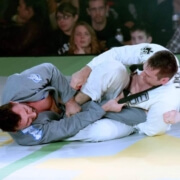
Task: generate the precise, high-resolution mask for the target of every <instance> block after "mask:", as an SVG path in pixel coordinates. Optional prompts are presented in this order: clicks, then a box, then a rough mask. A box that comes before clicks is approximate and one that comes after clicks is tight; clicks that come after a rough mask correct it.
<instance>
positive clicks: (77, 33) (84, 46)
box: [69, 21, 101, 54]
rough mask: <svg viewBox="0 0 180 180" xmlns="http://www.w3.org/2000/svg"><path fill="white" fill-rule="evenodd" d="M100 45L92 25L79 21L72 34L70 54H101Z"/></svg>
mask: <svg viewBox="0 0 180 180" xmlns="http://www.w3.org/2000/svg"><path fill="white" fill-rule="evenodd" d="M100 52H101V51H100V46H99V43H98V40H97V37H96V34H95V32H94V30H93V29H92V27H91V26H90V25H89V24H88V23H86V22H84V21H82V22H78V23H77V24H76V25H75V27H74V29H73V31H72V34H71V38H70V49H69V54H99V53H100Z"/></svg>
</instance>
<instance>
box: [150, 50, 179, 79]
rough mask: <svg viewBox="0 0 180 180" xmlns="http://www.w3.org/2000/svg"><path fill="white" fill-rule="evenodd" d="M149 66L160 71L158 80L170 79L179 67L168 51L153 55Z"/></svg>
mask: <svg viewBox="0 0 180 180" xmlns="http://www.w3.org/2000/svg"><path fill="white" fill-rule="evenodd" d="M147 66H150V67H151V68H153V69H159V72H158V74H157V77H158V79H161V78H163V77H169V78H170V79H171V78H172V77H173V76H174V75H175V74H176V73H177V70H178V65H177V61H176V58H175V56H174V55H173V54H172V53H171V52H170V51H168V50H162V51H158V52H156V53H155V54H154V55H152V56H151V57H150V58H149V59H148V61H147Z"/></svg>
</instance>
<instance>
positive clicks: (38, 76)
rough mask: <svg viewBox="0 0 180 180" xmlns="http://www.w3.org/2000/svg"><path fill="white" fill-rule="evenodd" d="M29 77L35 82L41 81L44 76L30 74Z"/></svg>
mask: <svg viewBox="0 0 180 180" xmlns="http://www.w3.org/2000/svg"><path fill="white" fill-rule="evenodd" d="M28 78H29V79H31V80H33V81H34V82H35V83H39V82H40V81H42V78H41V76H40V75H39V74H30V76H29V77H28Z"/></svg>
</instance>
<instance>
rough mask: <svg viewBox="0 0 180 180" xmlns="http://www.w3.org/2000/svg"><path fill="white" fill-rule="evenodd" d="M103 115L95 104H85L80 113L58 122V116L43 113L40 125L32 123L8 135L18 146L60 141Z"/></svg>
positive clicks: (102, 111)
mask: <svg viewBox="0 0 180 180" xmlns="http://www.w3.org/2000/svg"><path fill="white" fill-rule="evenodd" d="M104 114H105V111H104V110H103V109H102V108H101V107H100V106H99V105H98V104H96V103H95V102H91V103H90V104H89V103H87V104H85V105H84V106H83V111H82V112H80V113H77V114H75V115H73V116H71V117H69V118H63V119H60V120H59V119H57V118H58V114H53V112H48V113H47V112H43V113H41V114H40V116H39V117H38V118H40V119H41V122H42V123H38V122H37V123H34V124H33V125H31V126H30V127H28V128H26V129H24V130H21V131H18V132H15V133H10V134H11V136H12V137H13V139H14V140H15V141H16V142H17V143H18V144H20V145H39V144H45V143H50V142H55V141H60V140H63V139H65V138H68V137H70V136H73V135H75V134H76V133H78V132H79V131H80V130H81V129H83V128H84V127H86V126H88V125H89V124H91V123H93V122H95V121H97V120H99V119H100V118H102V116H103V115H104ZM53 118H54V119H53ZM52 119H53V120H52Z"/></svg>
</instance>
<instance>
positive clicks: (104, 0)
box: [88, 0, 108, 6]
mask: <svg viewBox="0 0 180 180" xmlns="http://www.w3.org/2000/svg"><path fill="white" fill-rule="evenodd" d="M91 1H97V0H88V4H89V2H91ZM103 2H104V5H105V6H106V5H107V4H108V1H107V0H103Z"/></svg>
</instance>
